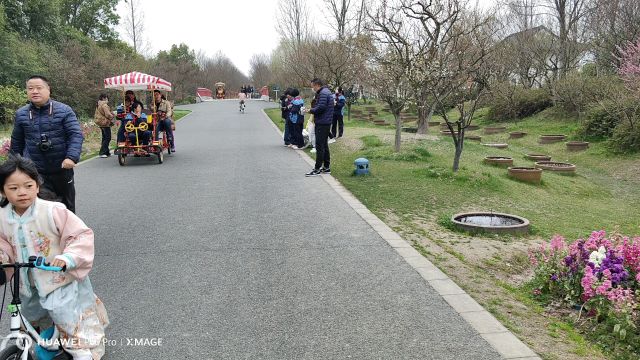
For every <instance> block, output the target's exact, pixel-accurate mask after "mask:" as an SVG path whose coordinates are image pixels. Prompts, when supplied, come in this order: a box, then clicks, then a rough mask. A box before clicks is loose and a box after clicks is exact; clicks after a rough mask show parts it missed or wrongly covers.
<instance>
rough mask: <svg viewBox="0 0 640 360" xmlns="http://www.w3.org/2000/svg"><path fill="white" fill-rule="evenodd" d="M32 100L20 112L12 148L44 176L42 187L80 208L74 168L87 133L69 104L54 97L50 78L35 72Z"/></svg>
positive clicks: (71, 207) (31, 81)
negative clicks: (27, 159)
mask: <svg viewBox="0 0 640 360" xmlns="http://www.w3.org/2000/svg"><path fill="white" fill-rule="evenodd" d="M26 85H27V97H28V98H29V104H28V105H25V106H23V107H21V108H20V109H18V111H17V112H16V117H15V122H14V126H13V132H12V133H11V152H12V153H13V154H17V155H22V156H24V157H27V158H29V159H31V160H33V162H34V163H35V164H36V167H37V169H38V172H39V173H40V175H41V176H42V179H43V180H44V181H43V184H42V187H44V188H45V189H47V190H49V191H51V192H53V193H54V194H56V196H57V197H58V198H59V199H60V201H61V202H62V203H63V204H65V205H66V207H67V209H69V210H70V211H72V212H75V211H76V188H75V184H74V178H73V177H74V174H73V168H74V167H75V166H76V164H77V163H78V162H79V161H80V154H81V153H82V142H83V141H84V137H83V135H82V129H80V122H79V121H78V118H77V117H76V114H75V113H74V112H73V110H72V109H71V107H69V105H66V104H63V103H61V102H58V101H55V100H52V99H51V97H50V96H51V87H50V86H49V80H47V78H45V77H44V76H40V75H34V76H32V77H30V78H29V80H27V83H26Z"/></svg>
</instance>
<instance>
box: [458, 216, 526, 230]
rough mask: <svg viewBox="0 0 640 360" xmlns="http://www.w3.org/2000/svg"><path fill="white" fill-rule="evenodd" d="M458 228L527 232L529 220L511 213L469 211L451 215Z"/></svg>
mask: <svg viewBox="0 0 640 360" xmlns="http://www.w3.org/2000/svg"><path fill="white" fill-rule="evenodd" d="M451 221H452V222H453V224H454V225H455V227H456V228H458V229H460V230H463V231H469V232H472V233H495V234H526V233H528V232H529V220H527V219H525V218H523V217H520V216H516V215H511V214H502V213H494V212H469V213H462V214H456V215H453V216H452V217H451Z"/></svg>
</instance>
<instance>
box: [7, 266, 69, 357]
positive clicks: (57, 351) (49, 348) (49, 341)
mask: <svg viewBox="0 0 640 360" xmlns="http://www.w3.org/2000/svg"><path fill="white" fill-rule="evenodd" d="M6 268H12V269H14V272H13V278H12V279H11V280H10V281H8V282H7V283H6V284H5V293H4V295H6V292H7V288H9V289H11V293H12V299H11V303H10V304H9V306H8V307H7V310H8V311H9V313H10V314H11V321H10V325H11V327H10V329H11V333H10V334H9V335H8V336H6V337H5V338H4V339H3V340H2V342H1V343H0V349H1V351H0V360H71V359H72V356H71V355H69V354H68V353H66V352H65V351H64V349H63V348H62V347H61V346H60V344H61V341H60V339H59V338H60V334H59V333H58V329H57V328H56V327H55V326H53V327H50V328H48V329H46V330H44V331H43V332H42V333H38V331H37V330H36V329H34V327H33V326H32V325H31V323H29V321H28V320H27V319H26V318H25V317H24V316H23V315H22V313H21V312H20V308H21V306H22V305H21V301H20V269H22V268H37V269H40V270H45V271H64V268H61V267H57V266H50V264H48V263H46V262H45V258H44V257H42V256H38V257H36V256H30V257H29V262H26V263H13V264H0V271H4V269H6ZM2 305H3V307H4V296H3V298H2ZM1 316H2V311H1V308H0V317H1Z"/></svg>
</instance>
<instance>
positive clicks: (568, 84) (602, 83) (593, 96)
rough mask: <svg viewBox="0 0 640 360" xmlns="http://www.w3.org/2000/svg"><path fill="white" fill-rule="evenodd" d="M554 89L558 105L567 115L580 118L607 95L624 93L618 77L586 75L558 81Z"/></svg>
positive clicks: (576, 74)
mask: <svg viewBox="0 0 640 360" xmlns="http://www.w3.org/2000/svg"><path fill="white" fill-rule="evenodd" d="M554 87H555V100H556V105H557V106H558V107H559V108H560V109H562V110H563V111H564V112H565V113H566V114H569V115H572V116H578V117H580V116H582V115H583V114H584V112H585V111H587V109H588V108H589V107H590V106H592V105H593V104H594V103H595V102H596V101H598V100H600V99H603V98H606V97H607V94H611V93H616V92H620V91H624V88H623V86H622V82H621V81H620V78H619V77H618V76H615V75H609V76H588V75H586V74H585V73H573V74H569V75H567V76H566V77H565V78H564V79H562V80H558V81H557V82H556V83H555V84H554Z"/></svg>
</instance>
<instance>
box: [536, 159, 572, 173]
mask: <svg viewBox="0 0 640 360" xmlns="http://www.w3.org/2000/svg"><path fill="white" fill-rule="evenodd" d="M536 167H537V168H539V169H542V170H545V171H553V172H558V173H565V174H575V172H576V166H575V165H573V164H569V163H562V162H555V161H538V162H536Z"/></svg>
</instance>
